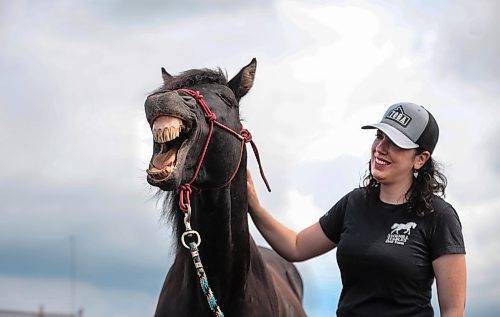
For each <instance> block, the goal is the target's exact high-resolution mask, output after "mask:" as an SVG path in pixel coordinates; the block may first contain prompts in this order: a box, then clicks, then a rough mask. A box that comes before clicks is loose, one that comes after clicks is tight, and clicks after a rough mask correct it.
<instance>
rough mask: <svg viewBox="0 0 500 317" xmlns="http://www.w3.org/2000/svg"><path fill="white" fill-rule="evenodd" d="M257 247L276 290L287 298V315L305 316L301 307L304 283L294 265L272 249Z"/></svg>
mask: <svg viewBox="0 0 500 317" xmlns="http://www.w3.org/2000/svg"><path fill="white" fill-rule="evenodd" d="M258 248H259V252H260V254H261V255H262V259H263V260H264V263H265V264H266V266H267V268H268V270H269V273H270V274H271V276H272V278H273V280H274V284H275V286H276V287H277V288H278V292H279V293H280V294H281V295H282V296H285V297H287V298H288V299H289V300H288V301H287V302H288V305H287V306H288V309H287V310H289V314H287V316H306V315H305V312H304V310H303V308H302V299H303V295H304V285H303V283H302V277H301V276H300V274H299V271H298V270H297V268H296V267H295V265H294V264H292V263H290V262H288V261H287V260H285V259H283V258H282V257H281V256H279V255H278V254H277V253H276V252H275V251H274V250H271V249H268V248H264V247H261V246H259V247H258Z"/></svg>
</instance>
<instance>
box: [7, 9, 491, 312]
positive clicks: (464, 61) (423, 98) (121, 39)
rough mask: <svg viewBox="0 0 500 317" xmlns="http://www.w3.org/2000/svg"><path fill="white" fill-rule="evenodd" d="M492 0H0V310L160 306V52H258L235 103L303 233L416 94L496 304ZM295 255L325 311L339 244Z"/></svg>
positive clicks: (235, 67) (163, 245)
mask: <svg viewBox="0 0 500 317" xmlns="http://www.w3.org/2000/svg"><path fill="white" fill-rule="evenodd" d="M498 12H500V5H499V3H498V2H497V1H493V0H492V1H471V0H468V1H465V0H464V1H433V2H432V4H431V3H430V2H428V3H425V4H424V3H422V2H420V1H405V2H400V1H319V0H317V1H307V2H301V1H252V2H249V1H224V0H219V1H195V0H191V1H184V2H183V5H180V4H177V3H176V2H173V1H153V0H151V1H141V2H137V1H118V0H116V1H108V2H105V3H104V2H100V1H71V2H67V1H36V2H33V1H0V41H1V43H2V48H1V49H0V70H1V71H0V107H1V112H0V144H1V146H2V155H0V309H22V310H36V309H37V308H38V307H39V305H44V306H45V309H46V310H47V311H55V312H69V311H71V310H73V309H76V308H80V307H82V308H83V309H84V311H85V315H86V316H93V317H94V316H95V317H104V316H124V317H128V316H130V317H132V316H146V315H149V316H150V315H151V314H152V313H153V311H154V308H155V305H156V300H157V297H158V294H159V290H160V287H161V285H162V283H163V279H164V276H165V274H166V271H167V270H168V267H169V265H170V264H171V263H172V253H171V251H172V245H173V244H172V241H171V238H170V227H169V225H168V223H164V222H163V220H161V219H160V207H159V206H158V205H157V204H156V201H155V199H154V198H153V195H154V192H155V191H154V189H152V188H150V186H149V185H148V184H147V183H146V181H145V172H144V171H145V169H146V167H147V163H148V161H149V157H150V155H151V134H150V131H149V127H148V125H147V123H146V120H145V118H144V114H143V102H144V99H145V97H146V95H147V94H148V92H150V91H152V90H154V89H155V88H156V87H158V86H159V84H160V83H161V77H160V67H162V66H163V67H165V68H166V69H167V70H168V71H169V72H170V73H172V74H176V73H178V72H181V71H184V70H187V69H191V68H203V67H209V68H214V67H219V66H220V67H222V68H223V69H224V70H226V71H227V73H228V75H229V76H233V75H234V74H236V73H237V72H238V71H239V69H240V68H241V67H242V66H244V65H246V64H247V63H248V62H249V61H250V60H251V59H252V58H253V57H256V58H257V60H258V66H257V75H256V81H255V84H254V87H253V89H252V91H251V92H250V93H249V95H248V96H246V97H245V98H244V99H243V100H242V106H241V108H242V116H243V118H244V120H245V126H246V127H247V128H248V129H249V130H250V131H251V132H252V134H253V136H254V140H255V141H256V142H257V144H258V146H259V151H260V153H261V157H262V160H263V164H264V167H265V169H266V174H267V176H268V179H269V181H270V182H271V186H272V187H273V193H272V194H268V193H266V192H265V189H264V186H262V184H258V186H259V188H258V191H259V194H260V197H261V200H262V201H263V203H264V204H265V206H266V207H267V208H268V209H269V210H271V211H272V212H273V213H274V214H275V216H276V217H277V218H278V219H280V220H281V221H283V222H284V223H286V224H287V225H288V226H290V227H292V228H294V229H296V230H300V229H301V228H303V227H305V226H307V225H309V224H311V223H312V222H314V221H316V220H317V219H318V218H319V217H320V216H321V215H322V214H323V213H324V212H325V211H326V210H328V209H329V208H330V206H331V205H333V204H334V203H335V202H336V201H337V200H338V199H339V198H340V197H342V196H343V195H344V194H345V193H346V192H348V191H350V190H351V189H352V188H353V187H355V186H357V185H358V184H359V179H360V177H361V175H362V174H363V173H364V170H365V168H366V163H367V161H368V158H369V147H370V144H371V141H372V137H373V135H372V134H371V133H370V132H366V131H362V130H361V129H360V126H361V125H363V124H366V123H373V122H377V121H378V120H379V119H380V116H381V115H382V113H383V112H384V111H385V109H386V107H387V106H388V105H389V104H392V103H394V102H398V101H412V102H416V103H420V104H423V105H425V106H426V107H427V108H428V109H430V110H431V111H432V113H433V114H434V116H435V117H436V119H437V121H438V122H439V124H440V127H441V136H440V142H439V144H438V147H437V148H436V151H435V157H436V158H437V159H438V160H439V161H440V162H441V163H442V165H443V167H444V169H445V173H446V175H447V176H448V179H449V186H448V191H447V200H448V201H449V202H450V203H451V204H452V205H453V206H455V208H456V209H457V211H458V213H459V215H460V218H461V220H462V224H463V229H464V237H465V242H466V247H467V252H468V255H467V261H468V294H467V296H468V302H467V312H468V315H470V316H484V317H487V316H497V315H498V313H499V312H500V304H499V303H498V298H500V287H499V286H498V285H500V274H499V268H500V249H499V248H498V246H497V245H496V244H495V243H496V241H498V240H499V238H500V234H499V232H498V230H497V228H498V226H499V225H500V215H499V214H498V212H497V211H498V210H500V198H498V195H497V191H498V188H500V184H499V179H500V178H499V173H500V168H499V166H500V160H499V150H498V149H499V148H500V146H499V145H500V144H499V142H498V138H497V135H498V133H499V132H500V131H499V127H500V125H499V119H498V118H499V114H500V113H499V112H500V110H499V104H500V88H499V87H500V58H499V56H500V44H499V42H498V41H497V38H498V36H499V34H498V33H499V32H500V31H499V30H500V22H499V21H498V19H497V15H498ZM249 161H250V167H251V169H253V170H254V171H256V168H257V167H256V164H255V162H254V161H253V159H252V158H250V159H249ZM252 232H253V234H254V237H255V239H256V240H257V241H258V242H259V243H260V244H265V242H264V241H263V240H262V238H261V237H260V236H259V234H258V233H257V231H256V230H255V228H253V227H252ZM71 237H74V239H75V241H76V262H75V263H76V292H75V298H74V302H73V301H72V297H71V291H70V290H71V285H72V284H71V278H70V277H71V269H70V267H71V248H70V238H71ZM298 266H299V269H300V271H301V273H302V275H303V278H304V282H305V287H306V300H305V305H306V310H307V311H308V313H309V315H310V316H331V315H332V314H333V312H334V310H335V307H336V302H337V300H338V295H339V291H340V279H339V273H338V269H337V266H336V262H335V253H334V252H331V253H329V254H326V255H324V256H321V257H319V258H316V259H313V260H311V261H307V262H304V263H299V264H298Z"/></svg>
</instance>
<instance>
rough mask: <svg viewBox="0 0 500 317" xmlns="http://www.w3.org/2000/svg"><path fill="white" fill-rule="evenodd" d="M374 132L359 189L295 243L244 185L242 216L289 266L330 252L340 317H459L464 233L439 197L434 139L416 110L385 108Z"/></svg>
mask: <svg viewBox="0 0 500 317" xmlns="http://www.w3.org/2000/svg"><path fill="white" fill-rule="evenodd" d="M362 128H363V129H377V133H376V137H375V140H374V141H373V144H372V148H371V159H370V165H369V171H368V173H367V176H366V177H365V179H364V184H363V185H364V186H363V187H361V188H357V189H354V190H353V191H351V192H350V193H348V194H347V195H346V196H344V197H343V198H342V199H340V200H339V201H338V202H337V203H336V204H335V205H334V206H333V207H332V208H331V209H330V210H329V211H328V212H327V213H326V214H325V215H324V216H322V217H321V218H320V219H319V221H318V222H316V223H315V224H313V225H311V226H310V227H308V228H306V229H304V230H302V231H301V232H299V233H298V234H297V233H295V232H294V231H292V230H290V229H288V228H286V227H285V226H283V225H282V224H281V223H279V222H278V221H277V220H276V219H274V218H273V217H272V216H271V215H270V214H269V213H268V212H267V211H266V210H265V209H264V208H263V207H262V206H261V204H260V202H259V200H258V198H257V195H256V192H255V189H254V185H253V181H252V178H251V175H250V174H249V175H248V189H249V190H248V198H249V202H248V204H249V212H250V214H251V216H252V219H253V221H254V223H255V225H256V226H257V228H258V229H259V231H260V232H261V233H262V235H263V236H264V238H265V239H266V240H267V241H268V243H269V244H270V245H271V246H272V247H273V248H274V249H275V250H276V251H277V252H278V253H279V254H280V255H281V256H283V257H284V258H285V259H287V260H289V261H304V260H307V259H310V258H312V257H315V256H318V255H321V254H323V253H325V252H327V251H329V250H332V249H334V248H337V262H338V265H339V268H340V273H341V278H342V285H343V288H342V292H341V295H340V300H339V304H338V309H337V316H349V317H351V316H405V317H406V316H433V315H434V312H433V309H432V306H431V293H432V292H431V287H432V283H433V282H434V278H435V279H436V285H437V294H438V300H439V307H440V311H441V316H443V317H444V316H446V317H449V316H463V315H464V309H465V289H466V265H465V247H464V242H463V237H462V232H461V224H460V220H459V218H458V215H457V213H456V211H455V210H454V209H453V207H452V206H451V205H450V204H448V203H446V202H445V201H444V200H443V199H442V198H440V197H438V196H437V194H441V195H443V196H444V191H445V187H446V178H445V177H444V175H443V174H441V173H440V172H439V171H438V170H437V169H436V164H435V162H434V160H433V158H432V156H431V155H432V152H433V150H434V148H435V146H436V143H437V140H438V136H439V129H438V125H437V123H436V121H435V119H434V117H433V116H432V114H431V113H430V112H428V111H427V110H426V109H425V108H424V107H422V106H419V105H416V104H413V103H397V104H394V105H392V106H390V107H389V109H388V110H387V111H386V113H385V114H384V116H383V118H382V121H381V122H380V123H377V124H372V125H367V126H364V127H362Z"/></svg>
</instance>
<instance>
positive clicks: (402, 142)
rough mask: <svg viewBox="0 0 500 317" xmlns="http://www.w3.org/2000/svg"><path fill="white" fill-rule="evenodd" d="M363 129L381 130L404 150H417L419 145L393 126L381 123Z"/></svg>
mask: <svg viewBox="0 0 500 317" xmlns="http://www.w3.org/2000/svg"><path fill="white" fill-rule="evenodd" d="M361 129H379V130H380V131H382V132H383V133H384V134H385V135H387V137H389V139H391V141H392V142H393V143H394V144H396V145H397V146H399V147H400V148H402V149H416V148H418V144H416V143H415V142H413V141H412V140H410V139H409V138H408V137H407V136H406V135H404V134H403V133H401V132H400V131H399V130H398V129H396V128H393V127H392V126H390V125H388V124H386V123H383V122H380V123H375V124H369V125H365V126H362V127H361Z"/></svg>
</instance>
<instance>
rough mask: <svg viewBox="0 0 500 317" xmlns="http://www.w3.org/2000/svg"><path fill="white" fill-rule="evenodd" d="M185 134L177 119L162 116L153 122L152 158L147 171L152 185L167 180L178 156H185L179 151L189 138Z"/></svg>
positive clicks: (185, 129) (176, 162)
mask: <svg viewBox="0 0 500 317" xmlns="http://www.w3.org/2000/svg"><path fill="white" fill-rule="evenodd" d="M187 132H188V130H187V128H186V125H185V124H184V122H183V121H182V120H181V119H179V118H177V117H172V116H167V115H163V116H159V117H158V118H156V119H155V120H154V121H153V128H152V133H153V141H154V148H153V157H152V158H151V162H150V163H149V168H148V170H147V173H148V176H149V178H150V180H152V181H153V185H156V184H158V183H161V182H163V181H165V180H167V179H169V178H170V177H171V176H172V175H173V174H174V172H175V170H176V167H177V165H178V161H179V156H180V155H182V154H184V155H185V151H179V150H180V149H181V148H182V145H183V144H184V142H185V141H186V140H187V139H188V137H189V135H188V133H187ZM182 161H184V160H182Z"/></svg>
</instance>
